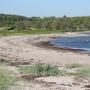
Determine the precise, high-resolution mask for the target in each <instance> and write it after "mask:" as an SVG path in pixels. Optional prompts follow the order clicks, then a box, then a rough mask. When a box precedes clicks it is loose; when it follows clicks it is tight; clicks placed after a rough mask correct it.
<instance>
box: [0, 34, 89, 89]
mask: <svg viewBox="0 0 90 90" xmlns="http://www.w3.org/2000/svg"><path fill="white" fill-rule="evenodd" d="M82 35H83V34H79V33H68V34H47V35H30V36H29V35H24V36H1V37H0V57H1V58H5V59H7V60H9V61H10V62H11V64H12V65H18V64H20V65H22V64H35V63H47V64H51V65H58V66H63V65H65V64H70V63H79V64H82V65H88V66H90V56H89V54H87V53H83V52H74V51H70V50H69V51H67V50H63V49H62V50H61V49H59V50H57V49H53V48H50V49H49V48H47V45H46V46H45V45H43V46H42V45H41V44H40V46H38V45H39V44H38V43H41V42H47V41H50V40H53V39H54V38H55V37H68V36H69V37H70V36H82ZM52 37H53V38H52ZM11 68H12V66H11ZM9 69H10V67H9ZM10 70H11V69H10ZM13 71H14V72H15V73H16V72H17V71H15V68H14V70H13ZM36 81H37V82H30V83H28V82H25V81H24V82H22V81H19V82H18V83H16V86H17V87H13V86H11V87H10V89H9V90H86V88H84V86H85V85H88V84H89V83H88V80H84V81H83V82H76V81H75V78H74V77H70V76H67V77H65V76H59V77H41V78H36ZM87 90H90V89H87Z"/></svg>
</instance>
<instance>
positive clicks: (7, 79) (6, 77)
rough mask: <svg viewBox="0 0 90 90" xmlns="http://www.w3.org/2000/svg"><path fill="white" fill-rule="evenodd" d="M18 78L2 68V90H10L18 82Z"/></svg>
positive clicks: (0, 75) (0, 74) (0, 81)
mask: <svg viewBox="0 0 90 90" xmlns="http://www.w3.org/2000/svg"><path fill="white" fill-rule="evenodd" d="M16 79H17V78H16V76H15V75H14V74H12V73H11V72H10V71H7V70H5V69H1V68H0V90H8V88H9V86H10V85H12V84H13V83H14V82H15V81H16Z"/></svg>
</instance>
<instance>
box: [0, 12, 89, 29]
mask: <svg viewBox="0 0 90 90" xmlns="http://www.w3.org/2000/svg"><path fill="white" fill-rule="evenodd" d="M0 27H9V28H8V29H11V30H13V29H14V30H16V29H18V30H32V29H35V30H67V31H78V30H90V16H82V17H67V16H65V15H64V16H63V17H55V16H51V17H43V18H41V17H25V16H19V15H9V14H0Z"/></svg>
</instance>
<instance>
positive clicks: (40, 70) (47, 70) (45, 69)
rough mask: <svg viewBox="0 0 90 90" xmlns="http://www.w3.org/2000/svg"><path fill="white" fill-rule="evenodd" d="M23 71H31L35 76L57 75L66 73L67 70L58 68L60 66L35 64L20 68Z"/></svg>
mask: <svg viewBox="0 0 90 90" xmlns="http://www.w3.org/2000/svg"><path fill="white" fill-rule="evenodd" d="M19 69H20V71H21V72H23V73H29V74H31V75H33V76H57V75H65V73H66V71H64V70H58V68H56V67H53V66H50V65H47V64H35V65H33V66H26V67H20V68H19Z"/></svg>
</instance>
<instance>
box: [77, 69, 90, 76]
mask: <svg viewBox="0 0 90 90" xmlns="http://www.w3.org/2000/svg"><path fill="white" fill-rule="evenodd" d="M75 75H76V76H79V77H90V68H88V67H87V68H81V69H80V70H77V72H76V73H75Z"/></svg>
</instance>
